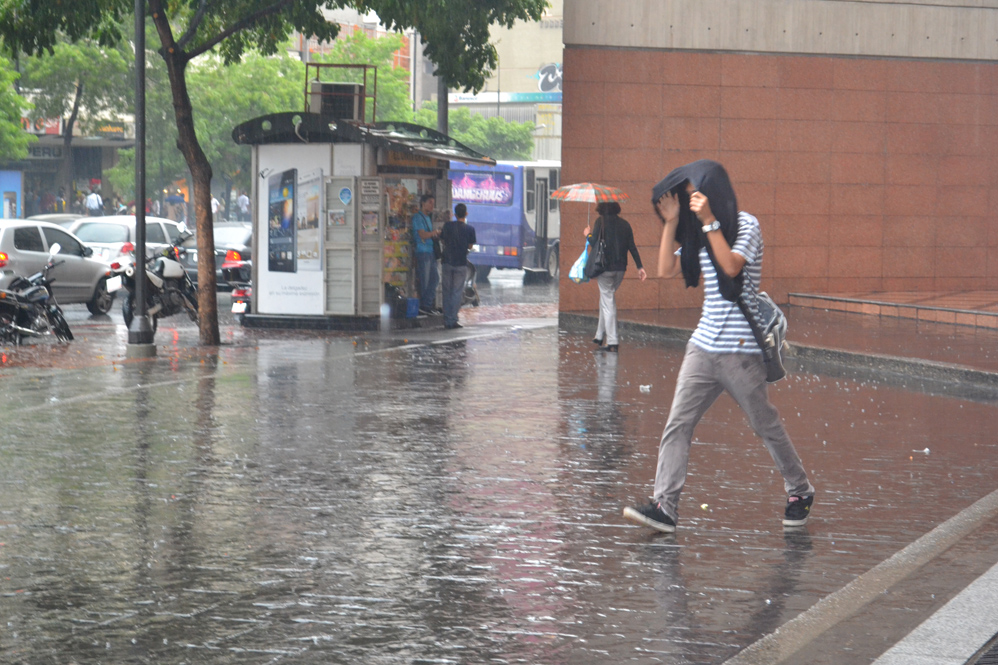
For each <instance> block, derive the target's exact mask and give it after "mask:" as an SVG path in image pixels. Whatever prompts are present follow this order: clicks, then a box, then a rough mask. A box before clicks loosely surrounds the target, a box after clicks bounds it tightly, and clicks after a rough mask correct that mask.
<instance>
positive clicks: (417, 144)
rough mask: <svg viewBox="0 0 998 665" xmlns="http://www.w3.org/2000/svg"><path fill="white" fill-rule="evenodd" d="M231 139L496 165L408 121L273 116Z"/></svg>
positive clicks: (292, 114)
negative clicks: (365, 147)
mask: <svg viewBox="0 0 998 665" xmlns="http://www.w3.org/2000/svg"><path fill="white" fill-rule="evenodd" d="M232 140H233V141H235V142H236V143H238V144H239V145H267V144H272V143H367V144H370V145H374V146H376V147H379V148H386V149H388V150H394V151H397V152H403V153H410V154H412V155H418V156H420V157H430V158H432V159H445V160H455V161H460V162H466V163H470V164H486V165H489V166H491V165H494V164H495V163H496V160H494V159H492V158H491V157H486V156H485V155H483V154H481V153H478V152H476V151H474V150H472V149H471V148H469V147H468V146H466V145H464V144H462V143H459V142H458V141H455V140H454V139H452V138H450V137H449V136H447V135H445V134H441V133H440V132H438V131H436V130H433V129H429V128H427V127H421V126H419V125H413V124H411V123H408V122H378V123H375V124H373V125H365V124H361V123H359V122H356V121H353V120H330V119H329V118H328V117H325V116H321V115H319V114H317V113H296V112H289V113H272V114H270V115H264V116H260V117H259V118H254V119H253V120H247V121H246V122H244V123H242V124H240V125H237V126H236V128H235V129H234V130H232Z"/></svg>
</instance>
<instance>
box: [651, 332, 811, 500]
mask: <svg viewBox="0 0 998 665" xmlns="http://www.w3.org/2000/svg"><path fill="white" fill-rule="evenodd" d="M722 390H727V391H728V394H729V395H731V396H732V397H733V398H734V399H735V401H736V402H738V406H740V407H741V408H742V410H743V411H744V412H745V415H746V416H748V420H749V424H750V425H751V426H752V429H753V430H755V433H756V434H758V435H759V436H760V437H761V438H762V441H763V443H764V444H766V449H767V450H769V454H770V455H771V456H772V457H773V461H774V462H776V468H777V470H778V471H779V472H780V475H782V476H783V486H784V488H785V489H786V491H787V494H796V495H798V496H810V495H812V494H814V487H813V486H812V485H811V483H810V482H809V481H808V479H807V473H805V471H804V466H803V465H802V464H801V461H800V457H798V456H797V451H796V450H794V444H793V443H792V442H791V441H790V437H789V436H788V435H787V430H786V429H785V428H784V427H783V423H782V422H781V421H780V414H779V412H778V411H777V410H776V407H775V406H773V404H772V403H771V402H770V401H769V395H768V389H767V386H766V368H765V365H764V363H763V361H762V356H761V355H759V354H748V353H708V352H706V351H704V350H702V349H701V348H699V347H698V346H696V345H695V344H694V343H693V342H689V343H688V344H687V345H686V356H685V357H684V358H683V365H682V367H681V368H680V369H679V378H678V379H677V380H676V395H675V397H673V399H672V409H671V410H670V411H669V420H668V422H667V423H666V425H665V431H663V432H662V440H661V442H660V443H659V447H658V471H657V472H656V474H655V494H654V498H655V501H657V502H660V503H661V504H662V510H663V511H664V512H665V514H667V515H668V516H669V517H671V518H672V519H676V517H677V515H678V511H679V494H680V493H681V492H682V491H683V485H685V484H686V466H687V463H688V462H689V459H690V446H691V445H692V441H693V428H694V427H696V425H697V423H698V422H700V418H702V417H703V414H704V413H705V412H706V411H707V409H708V408H710V405H711V404H713V403H714V400H716V399H717V398H718V397H719V396H720V394H721V391H722Z"/></svg>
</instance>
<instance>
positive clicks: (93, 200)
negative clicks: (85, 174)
mask: <svg viewBox="0 0 998 665" xmlns="http://www.w3.org/2000/svg"><path fill="white" fill-rule="evenodd" d="M85 203H86V206H87V214H88V215H90V216H91V217H99V216H101V215H103V214H104V199H102V198H101V196H100V194H98V193H97V190H95V189H92V190H90V194H88V195H87V198H86V200H85Z"/></svg>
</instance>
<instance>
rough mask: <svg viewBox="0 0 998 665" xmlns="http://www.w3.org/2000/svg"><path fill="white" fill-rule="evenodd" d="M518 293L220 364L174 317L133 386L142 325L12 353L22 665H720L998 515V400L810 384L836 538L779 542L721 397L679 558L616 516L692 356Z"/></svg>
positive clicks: (843, 652)
mask: <svg viewBox="0 0 998 665" xmlns="http://www.w3.org/2000/svg"><path fill="white" fill-rule="evenodd" d="M500 275H502V274H501V273H500ZM507 282H508V284H507ZM493 285H494V286H495V289H493V288H492V287H489V290H488V293H485V290H484V289H483V307H482V308H480V310H479V311H478V312H474V311H470V310H469V311H467V312H463V313H462V316H463V317H465V316H466V317H467V318H466V319H465V320H466V322H467V323H468V326H467V327H466V328H465V329H463V330H460V331H442V330H424V331H410V332H407V333H388V334H384V335H382V334H379V333H372V334H367V335H356V334H337V333H323V334H317V333H304V332H297V333H281V332H255V331H245V330H243V329H241V328H237V327H235V326H230V325H227V324H226V323H225V321H223V339H224V341H225V343H224V344H223V345H222V346H221V347H219V348H217V349H201V348H198V347H196V345H195V341H196V331H195V330H193V327H192V326H191V325H190V324H189V323H186V322H183V321H181V320H180V319H176V321H175V326H171V325H167V324H169V323H170V322H171V321H174V320H173V319H168V320H166V321H164V322H163V323H161V327H160V331H159V333H158V334H157V344H159V345H161V347H160V351H159V355H158V357H157V358H156V359H155V360H154V361H151V362H137V363H136V362H128V363H126V362H120V361H119V360H118V359H117V358H118V355H117V354H118V353H119V349H120V345H121V340H122V335H124V334H125V333H124V329H123V326H121V325H119V324H117V323H116V319H118V320H120V314H117V313H115V316H112V317H111V318H110V319H109V320H108V321H94V320H90V319H89V318H88V316H87V315H86V313H85V310H83V311H82V313H81V312H78V311H76V310H72V311H71V312H70V317H69V321H70V325H71V326H73V328H74V331H77V334H78V338H79V340H78V341H79V343H76V342H74V344H73V345H68V346H63V347H60V348H53V347H51V346H48V347H38V348H35V349H29V350H25V351H24V352H23V353H22V351H21V350H17V351H8V352H7V354H5V356H4V362H5V365H4V368H3V369H2V370H0V374H2V383H0V398H2V400H3V404H4V409H3V411H2V414H0V431H2V432H3V437H2V441H3V443H2V446H0V455H2V456H3V463H2V464H0V571H2V575H3V580H2V585H0V617H2V619H3V621H4V622H5V630H4V632H3V633H2V637H0V661H3V662H10V663H32V664H34V663H240V664H245V663H317V664H318V663H516V662H522V663H566V664H567V663H608V662H628V663H677V664H680V663H683V664H685V663H698V664H699V663H703V664H707V663H721V662H723V661H724V660H725V659H726V658H728V657H731V656H732V655H734V654H735V653H737V652H738V651H739V650H740V649H741V648H743V647H745V646H747V645H748V644H750V643H752V642H753V641H755V640H756V639H758V638H759V637H761V636H762V635H763V634H765V633H768V632H772V631H773V630H775V629H776V628H777V627H779V626H780V625H782V624H783V623H784V622H785V621H787V620H788V619H790V618H792V617H794V616H795V615H797V614H798V613H800V612H802V611H803V610H805V609H807V608H808V607H810V606H811V605H812V604H813V603H815V602H816V601H817V600H818V599H820V598H822V597H824V596H825V595H827V594H829V593H832V592H834V591H836V590H838V589H840V588H841V587H842V586H844V585H845V584H846V583H848V582H849V581H850V580H852V579H853V578H855V577H856V576H858V575H860V574H862V573H863V572H865V571H867V570H869V569H870V568H872V567H873V566H875V565H876V564H878V563H879V562H881V561H883V560H884V559H886V558H887V557H889V556H890V555H892V554H893V553H894V552H896V551H897V550H899V549H901V548H902V547H903V546H904V545H906V544H908V543H909V542H911V541H912V540H914V539H915V538H917V537H919V536H920V535H922V534H923V533H925V532H926V531H929V530H930V529H932V528H933V527H934V526H936V525H937V524H939V523H940V522H941V521H943V520H944V519H946V518H947V517H949V516H951V515H953V514H955V513H956V512H959V511H960V510H962V509H963V508H965V507H966V506H967V505H969V504H970V503H972V502H973V501H975V500H977V499H978V498H980V497H981V496H983V495H985V494H987V493H988V492H990V491H991V490H993V489H994V480H993V479H994V477H995V475H996V466H998V462H996V460H998V455H996V448H998V444H996V441H995V437H994V434H993V423H994V422H996V416H998V413H996V407H995V404H992V403H987V402H981V401H978V402H968V401H961V400H957V399H948V398H939V397H933V396H929V395H925V394H920V393H912V392H907V391H904V390H901V389H899V388H896V387H892V386H890V385H887V384H878V383H875V382H870V381H853V380H850V379H848V378H841V377H838V378H824V377H820V376H814V375H795V376H792V377H791V378H790V380H788V381H784V382H782V383H780V384H778V385H777V386H776V387H774V388H773V389H772V390H771V395H772V399H773V401H774V403H775V404H776V405H777V406H778V407H779V409H780V410H781V413H782V414H783V417H784V419H785V421H786V424H787V427H788V429H789V431H790V434H791V436H792V437H793V438H794V441H795V443H796V445H797V448H798V451H799V453H800V454H801V457H802V458H803V460H804V462H805V465H806V467H807V468H808V470H809V472H810V473H811V474H812V477H813V478H812V479H813V482H814V483H815V485H816V486H817V488H818V492H819V494H818V498H817V501H816V504H815V508H814V518H813V519H812V521H811V523H810V524H809V525H808V526H807V527H806V528H804V529H799V530H784V529H783V528H782V527H781V525H780V516H781V511H782V504H783V501H784V497H783V496H782V483H781V481H780V478H779V476H778V475H777V474H775V472H774V471H773V470H772V463H771V461H770V460H769V458H768V457H767V455H766V452H765V449H764V447H763V446H762V445H761V443H760V442H759V441H758V440H757V439H756V438H755V437H754V435H753V434H752V433H751V431H750V430H749V429H748V427H747V425H746V423H745V420H744V418H743V416H742V414H741V412H740V411H739V410H738V409H737V407H736V406H735V405H734V404H733V403H732V402H731V401H730V400H729V399H728V398H727V397H726V396H723V397H722V398H721V399H720V400H719V401H718V402H717V403H716V404H715V405H714V407H713V408H712V409H711V410H710V411H708V413H707V415H706V417H705V418H704V420H703V421H702V423H701V425H700V427H699V428H698V429H697V439H696V441H695V443H694V450H693V454H692V458H691V465H690V473H689V478H688V482H687V487H686V492H685V493H684V496H683V500H682V504H681V508H680V510H681V512H680V529H679V531H678V533H677V534H676V535H674V536H659V535H653V534H652V533H651V532H649V531H648V530H645V529H641V528H638V527H634V526H633V525H630V524H629V523H626V522H624V521H623V520H622V518H620V510H621V508H622V507H623V506H624V505H628V504H630V503H633V502H637V501H642V500H643V497H645V496H646V495H647V493H648V491H649V490H650V485H651V480H652V476H653V474H654V469H653V464H654V459H655V453H656V450H657V443H658V436H659V434H660V432H661V428H662V427H663V425H664V422H665V418H666V415H667V412H668V407H669V402H670V400H671V397H672V391H673V389H674V381H675V375H676V372H677V370H678V366H679V362H680V360H681V357H682V349H681V348H678V347H676V346H674V345H668V344H664V343H660V342H657V341H655V340H651V339H634V340H624V342H623V343H622V350H621V353H620V354H619V356H614V355H598V354H594V353H593V352H592V351H591V349H590V347H591V346H592V343H591V342H590V341H589V337H590V336H588V335H578V334H567V333H564V332H559V331H558V329H557V325H556V323H557V322H556V319H554V318H551V315H550V312H551V311H552V308H551V307H550V304H551V300H552V294H554V295H553V297H556V293H557V291H556V289H555V288H554V287H551V286H544V285H542V286H538V287H518V286H517V284H516V283H515V280H513V279H500V278H497V277H494V278H493ZM500 292H501V293H500ZM545 293H546V294H547V295H545ZM493 297H494V298H495V299H494V300H489V298H493ZM220 302H223V303H224V302H225V297H224V296H222V295H220ZM524 303H526V304H524ZM545 305H548V306H547V307H545ZM503 311H505V312H507V313H509V315H508V316H505V317H504V316H503V315H502V313H503ZM511 317H512V318H511ZM77 352H79V353H77ZM98 355H101V356H103V357H101V358H97V356H98ZM53 357H54V358H55V360H54V361H52V360H51V359H52V358H53ZM47 358H48V359H50V362H49V366H51V367H52V368H51V369H50V368H46V362H45V360H46V359H47ZM29 360H30V361H31V362H28V361H29ZM641 386H648V388H647V392H645V391H643V390H642V389H641ZM996 533H998V525H996V524H994V523H989V524H988V525H987V526H986V528H985V529H983V530H982V531H981V532H979V533H978V534H976V535H975V539H974V540H973V541H972V542H969V543H968V544H967V545H966V546H965V547H964V550H962V552H963V556H958V555H959V554H960V552H961V551H960V550H959V549H957V550H955V551H954V553H953V555H952V557H951V560H950V561H949V563H948V565H947V561H946V560H943V561H940V562H939V563H938V564H937V566H936V568H932V567H930V568H929V569H928V570H927V571H926V575H924V576H921V577H924V579H923V580H921V582H923V583H920V582H919V579H917V577H918V576H916V578H912V580H911V581H910V587H907V588H905V589H902V590H898V591H897V593H895V594H894V596H893V597H886V596H885V598H884V599H883V600H882V601H881V604H879V605H874V606H871V607H870V608H868V609H867V610H866V611H865V619H864V615H863V614H861V615H859V617H857V619H856V620H854V621H853V623H852V624H851V625H847V626H845V627H843V628H842V630H841V631H839V632H838V633H837V634H836V633H835V632H833V633H832V634H830V635H828V636H827V638H826V639H827V640H828V643H827V644H825V645H821V644H819V645H818V646H817V647H815V648H814V649H812V652H813V653H810V654H809V655H808V660H807V661H801V662H817V663H820V662H828V663H853V662H856V663H868V662H870V661H871V658H870V657H869V656H870V655H871V654H872V656H876V655H877V654H879V653H880V652H881V651H883V649H885V648H886V646H889V645H890V644H892V643H893V641H896V640H897V639H899V638H900V637H901V636H903V635H904V634H905V633H906V632H907V631H908V630H910V627H909V624H912V623H914V624H917V623H918V621H919V620H920V619H919V618H918V617H920V616H921V617H924V615H925V613H926V612H931V610H932V609H933V608H934V607H938V606H940V605H941V604H942V603H943V602H945V599H946V598H948V597H949V595H952V593H955V591H956V590H958V587H959V585H960V583H961V580H966V579H972V577H973V575H974V574H975V571H977V570H979V569H980V567H981V566H984V567H986V566H988V565H991V563H993V562H994V560H996V559H998V551H996V545H995V543H996V538H995V535H996ZM989 557H993V558H990V562H991V563H987V561H988V560H989ZM933 585H934V586H933ZM819 647H820V648H819ZM878 649H879V650H878ZM874 652H876V653H874Z"/></svg>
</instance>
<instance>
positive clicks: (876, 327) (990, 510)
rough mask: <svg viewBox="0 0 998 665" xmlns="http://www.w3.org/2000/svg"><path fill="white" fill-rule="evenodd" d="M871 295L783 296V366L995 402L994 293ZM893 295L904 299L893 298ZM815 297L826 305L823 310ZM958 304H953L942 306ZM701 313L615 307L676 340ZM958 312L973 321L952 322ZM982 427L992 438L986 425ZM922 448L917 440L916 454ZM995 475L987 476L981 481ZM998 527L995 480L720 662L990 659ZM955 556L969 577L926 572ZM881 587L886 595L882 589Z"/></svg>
mask: <svg viewBox="0 0 998 665" xmlns="http://www.w3.org/2000/svg"><path fill="white" fill-rule="evenodd" d="M875 295H876V296H877V298H876V299H875V300H874V299H872V294H849V296H848V297H845V296H843V297H840V298H830V299H817V298H816V299H812V298H811V297H809V296H807V297H796V298H792V300H791V301H792V303H793V302H796V303H800V304H799V305H798V306H794V305H788V306H786V307H784V312H785V313H786V315H787V319H788V323H789V332H788V336H787V338H788V339H787V341H788V342H789V343H790V347H791V350H790V354H789V355H790V357H791V358H792V361H791V363H790V365H791V366H790V367H788V369H791V371H796V372H801V371H804V372H816V373H830V374H831V375H833V376H845V377H852V378H856V379H860V380H862V379H873V380H878V381H885V382H887V383H894V384H895V385H899V386H901V387H904V388H906V389H914V390H917V391H921V392H928V393H934V394H940V395H947V396H952V397H958V398H965V399H974V400H979V401H983V402H986V403H992V404H993V403H995V402H996V401H998V330H996V329H995V326H994V321H995V319H994V318H993V317H994V314H995V313H994V312H993V311H990V310H994V309H995V300H996V298H995V294H978V295H979V296H980V297H977V298H973V297H969V298H968V297H966V296H963V297H957V298H954V296H953V294H932V297H927V298H924V299H918V300H917V301H916V300H912V299H911V298H909V297H908V295H909V294H875ZM885 295H886V296H887V297H886V298H885V297H884V296H885ZM892 296H893V297H892ZM899 302H900V303H905V304H901V305H900V306H899V305H898V304H897V303H899ZM824 305H829V306H830V309H828V310H825V309H822V307H823V306H824ZM955 306H959V307H960V308H961V309H950V308H953V307H955ZM966 307H981V308H982V309H984V312H983V313H978V314H977V315H976V317H975V314H974V313H973V311H972V310H967V309H962V308H966ZM899 312H900V314H899ZM881 314H884V315H881ZM699 316H700V311H699V309H684V310H672V311H662V312H658V311H656V312H649V311H634V310H632V311H619V312H618V320H619V322H620V324H619V325H620V327H621V330H622V337H624V340H625V343H626V339H627V336H628V333H629V332H630V333H639V334H641V335H646V336H651V337H654V338H660V339H666V340H671V341H672V342H674V343H677V344H680V343H683V344H684V343H685V342H686V340H687V339H688V337H689V334H690V332H691V331H692V329H693V328H694V327H695V326H696V324H697V321H698V319H699ZM957 316H962V320H963V321H964V323H967V322H969V323H970V325H956V324H954V323H951V322H952V321H953V320H954V318H955V317H957ZM929 317H931V320H929ZM596 319H597V317H596V315H595V314H594V313H580V312H562V313H561V314H560V325H561V327H562V328H563V329H567V330H571V331H577V332H580V333H587V332H590V331H591V330H592V329H593V328H594V327H595V325H596ZM975 319H976V321H977V325H976V326H975V325H974V322H975ZM943 321H945V323H943ZM982 321H983V324H982V323H981V322H982ZM989 438H990V443H991V445H992V447H994V441H995V438H994V435H993V433H992V435H991V436H990V437H989ZM929 452H930V449H929V448H926V449H925V453H926V454H928V453H929ZM994 486H995V485H994V483H990V484H989V488H987V489H990V488H993V487H994ZM912 508H913V509H914V510H929V511H931V506H929V505H926V504H923V503H921V502H917V501H916V503H914V504H913V505H912ZM982 534H983V538H982ZM996 537H998V490H995V491H992V492H991V493H990V494H987V495H986V496H984V497H983V498H981V499H980V500H978V501H977V502H976V503H974V504H973V505H971V506H969V507H967V508H965V509H964V510H962V511H961V512H959V513H958V514H957V515H956V516H954V517H953V518H951V519H950V520H948V521H947V522H945V523H943V524H941V525H939V526H938V527H936V528H935V529H933V530H932V531H930V532H929V533H926V534H925V535H923V536H922V537H920V538H918V539H916V540H915V541H914V542H912V543H911V544H909V545H908V546H907V547H903V548H900V549H899V551H898V552H897V553H896V554H895V555H894V556H892V557H891V558H890V559H888V560H886V561H884V562H883V563H881V564H880V565H878V566H876V567H875V568H873V569H871V570H870V571H869V572H867V573H866V574H864V575H861V576H859V577H858V578H856V579H855V580H853V581H852V582H851V583H850V584H848V585H846V586H845V587H843V588H842V589H840V590H839V591H836V592H834V593H832V594H830V595H828V596H826V597H824V598H823V599H822V600H821V601H819V602H818V603H816V604H815V605H814V606H812V607H810V608H809V609H808V610H806V611H804V612H802V613H800V614H799V615H797V616H795V617H794V618H793V619H791V620H790V621H788V622H787V623H786V624H783V625H782V626H780V627H779V628H776V629H775V630H773V631H772V632H771V633H768V634H767V635H765V636H764V637H762V639H760V640H758V641H757V642H755V643H753V644H752V645H750V646H749V647H748V648H746V649H743V650H742V651H740V652H739V653H738V654H737V655H736V656H734V657H732V658H730V659H728V660H726V661H725V663H726V664H727V665H775V664H777V663H801V664H804V663H807V664H809V665H821V664H827V665H836V664H838V663H842V662H846V661H845V659H844V657H843V654H842V648H843V645H848V648H849V649H850V650H851V651H854V652H856V653H854V654H853V655H854V657H855V656H857V655H860V654H863V653H864V652H865V653H867V654H869V655H868V656H862V655H860V656H859V659H858V660H857V661H855V662H872V660H873V657H875V656H876V654H879V653H881V652H883V653H882V655H881V656H880V657H879V658H877V659H876V661H875V664H874V665H964V664H965V663H966V664H968V665H973V664H974V663H977V662H978V661H979V660H980V662H982V663H990V662H998V600H996V598H998V563H996V562H998V547H996ZM957 561H960V562H961V563H962V564H967V563H968V562H970V561H974V562H975V563H974V564H971V567H972V568H973V571H974V573H973V574H969V575H967V576H966V577H965V578H964V581H965V582H967V584H966V586H965V587H962V585H961V584H955V585H953V586H952V587H947V586H946V585H935V586H933V583H932V580H933V579H934V578H935V579H938V578H939V577H941V576H943V577H944V576H947V575H948V574H950V573H951V571H952V570H953V568H954V565H956V562H957ZM992 564H993V565H992ZM989 566H990V567H989ZM982 571H983V572H982ZM978 573H979V576H978V577H976V578H975V577H974V575H976V574H978ZM926 589H929V591H926ZM931 591H936V592H938V593H939V594H940V596H939V597H940V599H941V600H940V602H938V603H934V606H935V607H937V608H938V609H936V611H934V612H930V611H928V610H926V609H923V610H922V611H921V612H919V611H918V610H915V609H914V607H913V606H917V605H918V604H919V603H924V602H925V596H926V595H931V598H932V600H933V601H935V600H936V594H935V593H931ZM957 592H959V593H957ZM888 595H894V596H895V599H894V600H893V601H890V600H885V598H886V597H887V596H888ZM951 596H953V597H952V599H951V600H949V602H948V603H946V604H945V605H943V606H941V607H939V605H941V604H942V600H944V599H948V598H950V597H951ZM907 602H910V603H911V604H912V606H909V605H907V604H906V603H907ZM885 613H886V614H895V615H897V614H898V613H901V614H907V615H908V616H907V617H906V618H907V622H906V625H907V626H908V627H909V628H913V629H912V630H911V631H910V632H909V633H907V634H904V632H903V631H901V632H899V631H897V630H895V635H894V637H889V635H890V634H891V633H890V631H887V630H883V628H884V626H885V624H886V623H888V622H890V620H889V619H887V620H885ZM913 617H917V619H918V621H921V623H918V621H915V620H913ZM923 619H924V620H923ZM916 624H917V625H916ZM901 635H904V637H901V638H900V639H897V638H898V637H899V636H901ZM885 639H886V640H889V641H885ZM895 640H896V641H895ZM890 644H893V646H892V647H890V648H886V647H888V646H890ZM885 649H886V650H885ZM850 662H852V661H850Z"/></svg>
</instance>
